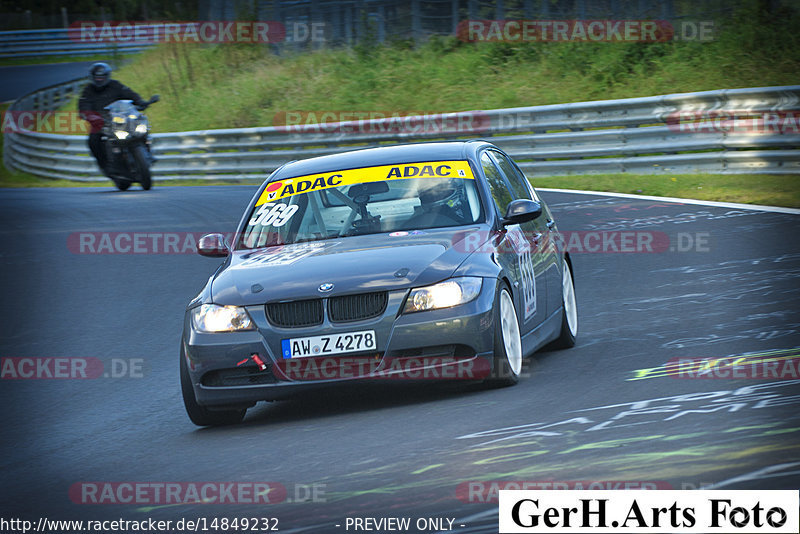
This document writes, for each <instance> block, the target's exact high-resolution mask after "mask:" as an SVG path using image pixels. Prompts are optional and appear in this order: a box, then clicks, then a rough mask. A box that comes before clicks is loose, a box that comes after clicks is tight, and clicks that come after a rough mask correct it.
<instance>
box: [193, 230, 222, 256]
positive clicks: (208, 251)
mask: <svg viewBox="0 0 800 534" xmlns="http://www.w3.org/2000/svg"><path fill="white" fill-rule="evenodd" d="M197 253H198V254H200V255H201V256H208V257H209V258H224V257H225V256H227V255H228V254H230V251H229V250H228V246H227V245H226V244H225V236H223V235H222V234H206V235H204V236H203V237H201V238H200V241H198V242H197Z"/></svg>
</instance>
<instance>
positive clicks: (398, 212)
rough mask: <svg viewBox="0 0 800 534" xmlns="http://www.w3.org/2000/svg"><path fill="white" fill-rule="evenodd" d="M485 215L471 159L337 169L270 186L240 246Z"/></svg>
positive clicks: (471, 220)
mask: <svg viewBox="0 0 800 534" xmlns="http://www.w3.org/2000/svg"><path fill="white" fill-rule="evenodd" d="M483 220H484V214H483V210H482V209H481V203H480V199H479V197H478V192H477V185H476V180H475V178H474V176H473V174H472V170H471V169H470V166H469V163H468V162H467V161H436V162H421V163H409V164H398V165H385V166H378V167H364V168H360V169H347V170H342V171H331V172H326V173H321V174H314V175H308V176H300V177H295V178H287V179H282V180H277V181H274V182H271V183H270V184H268V185H267V187H266V189H265V190H264V192H263V193H262V195H261V197H260V198H259V199H258V201H257V202H256V205H255V207H254V208H253V210H252V211H251V212H250V214H249V215H248V219H247V223H246V225H245V228H244V232H243V233H242V237H241V239H240V242H239V245H238V247H237V248H243V249H252V248H259V247H266V246H273V245H283V244H289V243H301V242H309V241H320V240H324V239H334V238H337V237H345V236H352V235H364V234H377V233H383V232H397V231H415V230H420V231H423V230H426V229H431V228H442V227H448V226H463V225H470V224H475V223H478V222H482V221H483Z"/></svg>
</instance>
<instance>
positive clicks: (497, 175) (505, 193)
mask: <svg viewBox="0 0 800 534" xmlns="http://www.w3.org/2000/svg"><path fill="white" fill-rule="evenodd" d="M481 167H482V168H483V174H485V175H486V182H487V183H488V184H489V191H490V192H491V194H492V199H494V204H495V207H496V208H497V214H498V215H499V216H501V217H502V216H503V215H505V213H506V208H507V207H508V205H509V203H510V202H511V201H512V200H514V195H513V194H512V193H511V191H510V190H509V187H508V182H506V180H505V178H503V174H502V173H501V172H500V170H499V169H498V168H497V166H496V165H495V164H494V161H492V158H491V157H490V156H489V153H488V152H484V153H483V154H481Z"/></svg>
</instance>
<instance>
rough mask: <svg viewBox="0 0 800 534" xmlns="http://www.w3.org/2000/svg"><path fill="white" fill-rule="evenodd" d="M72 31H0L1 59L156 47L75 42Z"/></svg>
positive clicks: (127, 51)
mask: <svg viewBox="0 0 800 534" xmlns="http://www.w3.org/2000/svg"><path fill="white" fill-rule="evenodd" d="M75 36H76V32H75V30H69V29H67V28H55V29H47V30H15V31H4V32H0V59H11V58H26V57H39V56H93V55H107V54H135V53H137V52H142V51H144V50H147V49H148V48H152V47H153V46H155V44H154V43H152V42H146V41H134V40H132V39H131V41H117V42H91V41H82V40H80V39H76V38H75Z"/></svg>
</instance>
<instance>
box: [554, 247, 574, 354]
mask: <svg viewBox="0 0 800 534" xmlns="http://www.w3.org/2000/svg"><path fill="white" fill-rule="evenodd" d="M561 299H562V303H563V306H562V315H561V334H560V335H559V336H558V339H556V340H555V341H554V342H553V347H554V348H557V349H568V348H570V347H574V346H575V338H576V337H577V336H578V304H577V301H576V300H575V282H574V280H573V279H572V267H571V266H570V264H569V262H568V261H567V258H566V257H564V268H563V272H562V274H561Z"/></svg>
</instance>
